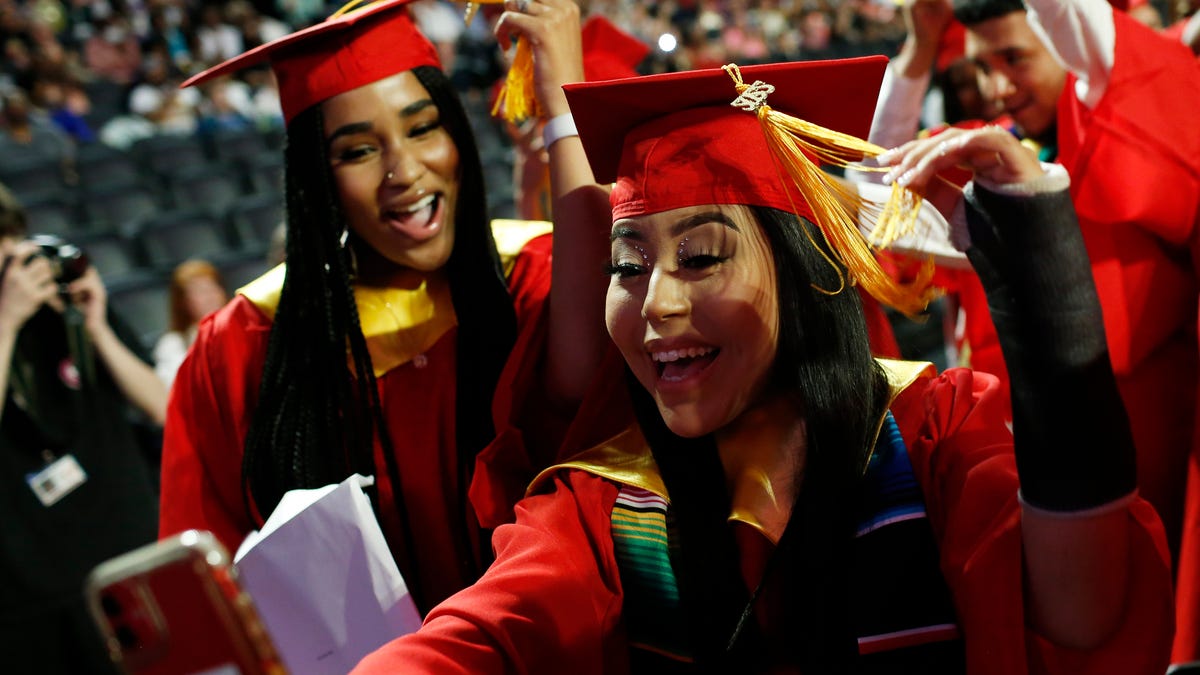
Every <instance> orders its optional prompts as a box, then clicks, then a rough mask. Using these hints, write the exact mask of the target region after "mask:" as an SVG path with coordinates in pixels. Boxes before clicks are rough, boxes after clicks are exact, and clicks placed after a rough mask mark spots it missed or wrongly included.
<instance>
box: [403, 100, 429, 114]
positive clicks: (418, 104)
mask: <svg viewBox="0 0 1200 675" xmlns="http://www.w3.org/2000/svg"><path fill="white" fill-rule="evenodd" d="M434 105H435V104H434V102H433V99H431V98H423V99H421V100H420V101H414V102H412V103H409V104H408V105H406V106H404V107H403V108H402V109H401V110H400V116H401V117H412V116H413V115H416V114H417V113H419V112H421V111H422V110H424V109H426V108H429V107H431V106H434Z"/></svg>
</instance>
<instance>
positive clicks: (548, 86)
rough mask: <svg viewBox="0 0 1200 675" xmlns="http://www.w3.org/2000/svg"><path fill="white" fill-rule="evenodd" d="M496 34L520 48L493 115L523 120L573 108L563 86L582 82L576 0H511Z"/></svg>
mask: <svg viewBox="0 0 1200 675" xmlns="http://www.w3.org/2000/svg"><path fill="white" fill-rule="evenodd" d="M504 8H505V12H504V14H502V15H501V16H500V20H499V21H498V22H497V24H496V28H495V32H496V38H497V39H498V40H499V41H500V46H501V47H502V48H504V49H506V50H507V49H508V48H509V47H510V46H511V44H512V42H513V41H514V40H515V41H516V43H517V48H516V52H515V54H514V56H513V61H512V64H511V65H510V67H509V71H508V76H507V78H506V79H505V82H504V88H503V89H502V90H501V92H500V96H499V97H498V98H497V100H496V105H495V107H494V108H493V109H492V114H493V115H496V116H498V117H501V118H503V119H504V120H506V121H509V122H513V123H519V122H521V121H524V120H525V119H529V118H536V117H542V118H551V117H556V116H558V115H561V114H564V113H568V112H570V108H569V107H568V106H567V99H566V96H565V95H564V94H563V92H562V85H564V84H568V83H571V82H582V81H583V79H584V76H583V47H582V41H581V39H580V22H579V7H578V5H576V4H575V3H574V2H573V1H572V0H506V1H505V3H504Z"/></svg>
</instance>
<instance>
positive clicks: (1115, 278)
mask: <svg viewBox="0 0 1200 675" xmlns="http://www.w3.org/2000/svg"><path fill="white" fill-rule="evenodd" d="M1113 20H1114V22H1115V24H1116V52H1115V58H1114V67H1113V70H1112V73H1111V76H1110V81H1109V85H1108V89H1107V90H1106V91H1105V94H1104V97H1103V98H1102V99H1101V100H1100V102H1099V103H1098V104H1097V105H1096V107H1095V109H1093V110H1088V109H1087V108H1086V107H1085V106H1084V105H1083V104H1082V103H1080V102H1079V100H1078V99H1077V98H1076V97H1075V96H1074V91H1073V90H1074V87H1073V84H1074V78H1071V79H1070V80H1069V81H1068V84H1067V87H1066V89H1065V91H1064V92H1063V95H1062V98H1061V99H1060V100H1059V106H1058V151H1059V161H1060V162H1062V164H1063V166H1064V167H1066V169H1067V172H1068V173H1069V174H1070V175H1071V197H1072V201H1073V202H1074V204H1075V210H1076V212H1077V213H1078V214H1079V223H1080V228H1081V230H1082V232H1083V237H1084V242H1085V244H1086V245H1087V248H1088V257H1089V258H1090V259H1091V263H1092V272H1093V276H1094V277H1095V280H1096V289H1097V291H1098V292H1099V295H1100V304H1101V306H1102V307H1103V310H1104V324H1105V329H1106V331H1105V332H1106V334H1107V337H1108V345H1109V348H1110V350H1111V354H1112V363H1113V370H1114V372H1115V373H1116V375H1117V383H1118V386H1119V387H1120V389H1121V396H1122V399H1123V400H1124V402H1125V407H1126V409H1127V410H1128V411H1129V418H1130V422H1131V424H1132V427H1133V433H1134V440H1135V442H1136V444H1137V451H1138V484H1139V486H1140V488H1141V491H1142V494H1143V495H1145V496H1146V498H1147V499H1149V500H1150V501H1151V503H1153V504H1154V505H1155V506H1156V507H1158V508H1159V509H1160V514H1161V515H1162V518H1163V522H1164V525H1165V526H1166V528H1167V536H1168V539H1169V541H1170V542H1171V546H1172V549H1178V550H1179V551H1180V556H1181V557H1180V559H1179V563H1178V568H1177V569H1178V574H1179V580H1178V588H1179V595H1178V598H1179V615H1178V622H1179V633H1178V641H1177V643H1176V651H1175V657H1176V660H1192V659H1197V658H1200V650H1198V647H1200V542H1198V541H1195V539H1196V537H1197V536H1198V535H1200V495H1198V494H1191V495H1190V496H1189V498H1188V499H1189V501H1188V510H1187V514H1186V524H1185V523H1183V522H1181V514H1183V513H1184V493H1185V479H1186V482H1188V483H1189V484H1188V485H1187V486H1186V489H1187V490H1188V491H1190V492H1192V493H1195V492H1196V490H1197V489H1200V472H1198V471H1197V467H1196V461H1197V451H1198V448H1200V445H1198V443H1197V438H1196V425H1195V419H1196V412H1197V408H1196V405H1197V397H1196V386H1197V381H1198V380H1197V377H1198V374H1197V360H1198V352H1197V342H1196V321H1197V311H1196V310H1197V300H1198V298H1200V287H1198V284H1197V275H1196V255H1197V253H1198V251H1200V249H1198V246H1200V242H1198V241H1197V225H1198V224H1200V124H1197V121H1196V120H1197V114H1198V113H1197V111H1200V63H1198V62H1197V61H1196V58H1195V56H1194V55H1192V54H1191V53H1190V52H1188V51H1187V49H1185V48H1184V47H1183V46H1182V45H1180V44H1178V43H1172V42H1170V41H1169V40H1166V39H1164V38H1162V37H1161V36H1160V35H1158V34H1156V33H1154V32H1153V31H1151V30H1149V29H1147V28H1146V27H1144V26H1142V25H1141V24H1139V23H1137V22H1136V21H1134V20H1133V19H1131V18H1129V17H1128V16H1126V15H1124V14H1123V13H1120V12H1114V15H1113ZM1189 463H1190V467H1191V471H1190V478H1189ZM1181 539H1182V541H1181Z"/></svg>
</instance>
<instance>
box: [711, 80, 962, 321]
mask: <svg viewBox="0 0 1200 675" xmlns="http://www.w3.org/2000/svg"><path fill="white" fill-rule="evenodd" d="M723 68H724V70H725V72H727V73H728V74H729V77H730V78H731V79H732V80H733V83H734V88H735V90H736V91H737V94H738V97H737V98H736V99H735V100H734V101H733V102H732V103H731V104H730V105H733V106H734V107H738V108H741V109H742V110H745V111H747V112H753V113H754V114H755V115H756V116H757V118H758V121H759V125H760V126H761V127H762V131H763V135H764V136H765V138H766V141H767V146H768V147H769V148H770V150H771V155H772V157H773V158H774V159H775V161H776V165H777V167H778V168H781V169H782V170H783V172H785V173H786V174H787V175H788V177H789V178H790V179H791V181H792V182H793V183H794V184H795V186H796V188H797V189H799V190H800V194H802V195H804V197H805V199H806V200H807V201H808V204H809V206H810V207H811V209H812V212H813V215H814V216H815V218H816V221H817V223H816V225H817V227H819V228H820V229H821V232H822V233H823V234H824V235H825V238H826V240H827V241H828V242H829V245H830V248H831V249H832V251H833V256H834V258H835V259H836V260H837V262H838V263H841V265H838V264H836V263H835V262H834V261H832V260H829V259H828V258H826V260H827V261H829V263H830V265H831V266H832V267H833V268H834V269H835V271H836V272H837V274H838V277H839V278H840V279H841V284H840V286H839V287H838V288H836V289H832V290H830V289H818V290H820V291H821V292H824V293H829V294H835V293H840V292H841V291H843V290H844V289H845V287H846V279H845V277H844V275H843V273H842V270H841V266H845V268H846V269H847V270H849V273H850V277H851V278H850V284H851V285H854V284H856V283H857V284H861V285H862V287H863V289H864V290H866V291H867V292H868V293H870V294H871V295H872V296H873V297H874V298H875V299H877V300H879V301H880V302H882V303H884V304H887V305H889V306H891V307H894V308H896V309H897V310H899V311H901V312H903V313H904V314H905V315H907V316H909V317H914V316H916V315H919V314H920V313H922V312H924V311H925V308H926V307H927V306H928V305H929V302H930V301H931V300H933V299H934V298H936V297H937V296H938V295H939V292H938V290H937V289H935V288H933V286H932V280H933V272H934V265H933V260H932V258H931V259H929V260H926V261H925V262H924V263H923V264H922V265H921V268H920V270H919V271H918V273H917V276H916V278H915V279H913V280H912V281H911V282H909V283H901V282H899V281H897V280H895V279H893V278H892V277H891V275H889V274H888V273H887V272H886V271H884V269H883V268H882V266H880V264H879V261H878V260H877V259H876V258H875V251H876V250H878V249H881V248H886V247H887V246H889V245H890V244H891V243H893V242H894V241H896V240H897V239H899V238H900V237H902V236H905V235H907V234H910V233H911V232H913V230H914V229H915V226H916V220H917V213H918V212H919V211H920V209H921V201H922V199H921V196H920V195H918V194H916V193H915V192H913V191H911V190H908V189H907V188H903V187H900V186H899V185H896V184H893V185H892V191H891V194H890V195H889V198H888V201H887V202H886V203H884V204H882V205H881V204H879V203H877V202H874V201H872V200H868V199H865V198H863V197H862V196H861V195H859V194H858V192H857V190H854V189H853V188H849V187H847V186H846V185H844V184H843V183H841V182H840V181H839V180H838V179H836V178H835V177H833V176H831V175H830V174H828V173H826V172H825V171H822V170H821V168H820V166H818V164H817V163H816V162H814V161H812V160H810V159H809V156H812V157H815V158H816V159H817V162H820V163H824V164H829V165H831V166H837V167H842V168H846V167H849V166H850V165H852V164H853V163H855V162H860V161H862V160H863V159H864V158H866V157H874V156H876V155H879V154H880V153H882V152H884V150H885V148H882V147H880V146H878V145H875V144H874V143H869V142H867V141H864V140H862V139H860V138H856V137H854V136H851V135H849V134H844V133H841V132H838V131H834V130H832V129H826V128H825V127H822V126H820V125H817V124H813V123H811V122H807V121H805V120H802V119H798V118H796V117H792V116H791V115H787V114H785V113H782V112H779V111H778V110H774V109H772V108H771V106H769V105H767V103H766V99H767V96H768V95H769V94H770V93H771V92H773V91H775V87H774V86H772V85H770V84H766V83H763V82H759V81H755V82H753V83H751V84H746V83H745V82H743V81H742V73H741V70H740V69H739V68H738V66H737V65H736V64H730V65H727V66H723ZM852 168H855V169H859V168H863V169H867V170H875V171H881V170H883V169H878V168H873V167H858V166H854V167H852ZM780 178H781V180H782V179H783V177H782V176H781V177H780ZM788 194H789V199H790V194H791V192H790V191H788ZM863 211H865V212H869V213H878V214H879V219H878V221H877V223H876V225H875V227H874V228H873V229H872V231H871V234H870V240H869V241H868V239H867V238H864V237H863V235H862V233H861V232H860V231H859V229H858V219H859V217H860V213H861V212H863ZM810 238H811V237H810ZM822 255H824V253H822Z"/></svg>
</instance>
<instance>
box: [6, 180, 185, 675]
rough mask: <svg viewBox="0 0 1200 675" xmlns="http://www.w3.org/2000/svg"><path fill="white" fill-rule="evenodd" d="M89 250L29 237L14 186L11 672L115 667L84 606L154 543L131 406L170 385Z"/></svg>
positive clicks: (9, 267) (9, 227)
mask: <svg viewBox="0 0 1200 675" xmlns="http://www.w3.org/2000/svg"><path fill="white" fill-rule="evenodd" d="M137 344H138V343H137V339H136V337H134V336H133V334H132V333H131V332H130V331H129V330H128V329H126V328H125V327H124V326H123V324H121V323H120V322H119V321H116V320H115V318H114V317H112V316H110V315H109V312H108V308H107V297H106V294H105V291H104V284H103V283H102V281H101V279H100V276H99V274H98V273H97V272H96V270H95V268H94V267H92V266H90V265H89V264H88V262H87V259H86V257H84V256H83V254H82V252H80V251H79V249H77V248H75V247H73V246H70V245H69V244H66V243H65V242H62V241H61V240H58V239H56V238H48V237H35V238H33V239H27V238H26V224H25V214H24V211H23V210H22V209H21V207H20V205H19V204H17V202H16V201H15V200H13V199H12V197H11V195H9V193H8V192H7V191H6V190H4V189H3V187H2V186H0V391H3V392H4V403H3V408H2V409H0V575H3V578H4V579H5V583H3V584H0V649H3V651H4V653H5V657H4V664H5V670H6V672H19V673H25V672H37V673H105V672H110V670H111V666H109V665H108V659H107V657H106V655H105V653H104V651H103V648H102V646H101V643H100V640H99V637H98V635H97V633H96V630H95V628H94V625H93V624H92V622H91V620H90V618H89V617H88V615H87V609H86V605H85V604H84V596H83V582H84V578H85V577H86V575H87V574H88V572H90V571H91V569H92V568H93V567H95V566H96V565H97V564H98V563H100V562H102V561H104V560H107V559H108V558H111V557H113V556H115V555H118V554H120V553H123V552H125V551H128V550H130V549H133V548H136V547H137V546H140V545H142V544H145V543H147V542H150V541H153V540H154V538H155V533H156V530H157V522H156V512H157V503H156V502H157V498H156V495H155V489H154V483H153V481H152V474H151V472H150V470H149V467H148V465H147V462H146V460H145V458H144V457H143V455H142V453H141V452H140V450H139V445H138V443H137V440H136V437H135V435H134V429H133V425H132V422H131V419H130V416H129V414H128V413H129V410H128V405H129V404H132V405H133V406H134V407H135V408H137V409H139V410H141V411H142V412H143V413H145V414H146V415H147V416H148V417H150V418H151V419H152V420H154V421H155V422H157V423H159V424H161V423H162V419H163V417H164V415H165V409H166V399H167V392H166V388H165V387H164V386H163V384H162V383H161V382H160V381H159V380H158V378H157V376H156V375H155V374H154V370H153V369H152V368H151V367H150V365H149V364H148V361H147V360H146V359H144V358H142V357H140V356H139V355H138V354H137V353H136V352H135V349H134V348H131V345H137Z"/></svg>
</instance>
